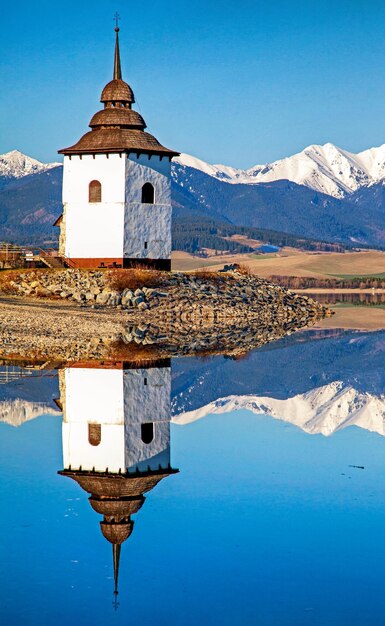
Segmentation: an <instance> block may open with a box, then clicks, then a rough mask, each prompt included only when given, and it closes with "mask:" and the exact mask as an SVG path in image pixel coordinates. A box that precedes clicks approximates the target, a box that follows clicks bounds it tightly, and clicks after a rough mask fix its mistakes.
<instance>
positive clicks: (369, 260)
mask: <svg viewBox="0 0 385 626" xmlns="http://www.w3.org/2000/svg"><path fill="white" fill-rule="evenodd" d="M228 263H242V264H243V265H247V266H248V267H249V268H250V270H251V271H252V272H253V273H255V274H257V275H258V276H261V277H267V276H271V275H272V274H279V275H281V276H315V277H319V278H330V277H340V278H345V277H350V276H351V277H353V276H378V275H379V276H384V277H385V252H381V251H378V250H368V251H363V252H345V253H344V254H341V253H335V252H321V253H316V252H301V251H299V250H294V249H293V248H283V249H282V250H281V251H280V252H279V253H277V254H265V255H258V256H257V255H253V254H235V255H231V254H225V255H218V256H216V255H211V256H209V257H208V258H205V259H201V258H199V257H195V256H194V255H192V254H189V253H188V252H179V251H176V252H173V254H172V267H173V269H174V270H184V271H189V270H194V269H198V268H209V267H210V268H212V269H219V268H221V267H223V265H224V264H228Z"/></svg>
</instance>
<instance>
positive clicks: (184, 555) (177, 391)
mask: <svg viewBox="0 0 385 626" xmlns="http://www.w3.org/2000/svg"><path fill="white" fill-rule="evenodd" d="M151 365H152V366H151V367H146V366H145V365H144V366H143V364H142V367H141V368H138V369H132V368H131V369H127V368H125V367H124V366H123V365H122V364H115V365H112V364H108V366H107V365H106V364H105V365H101V364H99V365H98V367H89V366H87V364H83V366H82V367H77V368H69V369H66V370H61V371H60V372H57V371H44V370H43V371H41V370H36V369H31V368H27V369H25V370H21V369H20V368H16V367H5V366H2V367H0V383H1V384H0V419H1V423H0V465H1V494H0V495H1V502H2V515H1V516H0V549H1V555H2V568H1V575H0V576H1V580H0V584H1V592H0V623H1V624H15V625H19V624H20V625H23V626H24V625H28V626H34V625H35V624H36V625H39V626H40V625H46V624H47V625H51V624H52V625H53V624H67V623H68V622H69V621H72V622H73V623H76V624H97V625H99V624H101V625H106V624H108V625H109V624H112V625H113V624H116V625H120V624H124V625H127V624H140V625H151V626H154V625H155V626H158V625H162V626H163V625H164V626H166V625H167V626H173V625H176V626H179V625H182V626H185V625H186V626H190V625H191V626H192V625H194V626H195V625H196V624H210V625H211V624H212V625H227V624H229V625H234V624H242V625H243V624H244V625H249V624H250V625H251V624H252V625H254V624H255V625H257V624H258V625H268V626H270V625H286V624H287V625H293V626H294V625H296V626H297V625H302V624H303V625H310V624H311V625H312V626H314V625H318V624H320V625H333V626H334V625H341V626H342V625H344V626H345V625H346V624H349V625H352V626H355V625H357V626H358V625H360V626H362V625H363V624H365V625H371V624H373V625H374V624H376V625H378V624H385V597H384V594H383V591H382V589H383V585H384V583H385V534H384V528H385V438H384V433H385V428H384V416H385V396H384V388H385V367H384V366H385V332H384V331H378V332H372V333H362V332H351V331H315V330H314V331H306V332H303V333H297V334H295V335H293V336H291V337H288V338H286V339H284V340H281V341H279V342H276V343H274V344H270V345H268V346H265V347H264V348H262V349H260V350H258V351H255V352H254V353H252V354H250V355H249V356H248V357H247V358H245V359H242V360H239V361H236V360H233V359H229V358H225V357H213V358H208V359H203V360H202V359H174V360H173V361H172V362H171V363H170V362H168V361H162V362H159V363H155V364H154V363H153V364H151ZM170 419H171V422H170ZM107 468H108V472H107V471H106V470H107ZM127 469H128V470H129V473H128V474H126V470H127ZM176 469H179V473H173V472H172V470H176ZM62 470H65V474H66V475H62V474H58V471H62ZM119 470H120V473H119ZM85 481H86V482H85ZM87 481H88V482H87ZM157 481H158V482H157ZM156 482H157V484H155V483H156ZM85 487H88V488H89V489H91V491H89V490H87V489H86V488H85ZM143 490H144V491H143ZM90 493H92V494H93V495H92V496H91V497H92V499H93V500H92V502H90V501H89V497H90ZM142 493H144V496H145V502H144V503H143V506H142V507H141V508H140V509H139V510H137V512H136V513H132V510H133V509H135V507H138V506H139V505H140V504H142ZM139 501H140V502H139ZM93 507H94V508H93ZM95 509H97V510H95ZM100 511H101V512H100ZM112 511H113V513H111V512H112ZM130 511H131V513H130ZM106 512H107V513H108V514H107V513H106ZM103 514H104V517H103ZM103 520H104V521H103ZM132 521H134V527H133V528H132V527H131V524H132ZM100 522H103V524H104V525H103V526H101V525H100ZM130 533H131V534H130ZM126 535H128V536H127V537H126ZM119 542H122V543H119ZM114 545H115V549H114V547H113V546H114ZM117 546H120V550H119V549H118V550H117ZM114 551H115V566H116V567H115V575H117V574H118V580H117V586H118V591H119V593H118V595H116V594H114V587H115V580H114V567H113V554H114ZM119 551H120V555H119V554H118V552H119ZM119 557H120V558H119ZM117 561H119V563H118V562H117ZM117 565H119V568H117ZM118 569H119V571H118Z"/></svg>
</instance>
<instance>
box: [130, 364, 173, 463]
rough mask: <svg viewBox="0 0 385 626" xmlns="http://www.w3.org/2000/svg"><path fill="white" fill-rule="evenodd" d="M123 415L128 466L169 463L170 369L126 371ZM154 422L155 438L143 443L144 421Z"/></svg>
mask: <svg viewBox="0 0 385 626" xmlns="http://www.w3.org/2000/svg"><path fill="white" fill-rule="evenodd" d="M124 418H125V424H126V429H125V447H126V466H127V468H130V467H131V468H135V467H139V469H140V470H147V468H148V467H150V468H151V469H158V468H159V465H161V467H163V468H165V467H167V466H168V464H169V463H170V419H171V368H169V367H162V368H151V369H135V370H127V371H125V373H124ZM149 422H152V423H153V428H154V438H153V440H152V441H151V442H150V443H144V442H143V441H142V436H141V427H142V424H146V423H149Z"/></svg>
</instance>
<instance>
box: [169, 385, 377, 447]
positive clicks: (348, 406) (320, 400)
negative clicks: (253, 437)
mask: <svg viewBox="0 0 385 626" xmlns="http://www.w3.org/2000/svg"><path fill="white" fill-rule="evenodd" d="M241 409H247V410H248V411H252V412H253V413H256V414H264V415H270V416H271V417H274V418H275V419H279V420H282V421H285V422H288V423H290V424H293V425H294V426H297V427H298V428H301V429H302V430H304V431H305V432H307V433H309V434H312V435H315V434H322V435H325V436H330V435H332V434H333V433H335V432H336V431H338V430H341V429H343V428H346V427H347V426H358V427H359V428H364V429H365V430H369V431H372V432H376V433H378V434H380V435H385V396H384V395H381V396H376V395H374V394H371V393H363V392H359V391H357V390H356V389H354V388H353V387H352V386H350V385H344V383H342V382H340V381H336V382H333V383H329V384H328V385H324V386H322V387H317V388H315V389H312V390H310V391H308V392H306V393H303V394H298V395H295V396H293V397H290V398H287V399H285V400H280V399H276V398H270V397H261V396H253V395H246V396H228V397H226V398H219V399H218V400H215V401H213V402H210V403H209V404H207V405H205V406H203V407H201V408H199V409H196V410H194V411H188V412H186V413H180V414H179V415H176V416H174V417H173V420H172V421H173V422H174V423H176V424H188V423H190V422H194V421H196V420H198V419H201V418H203V417H206V416H207V415H210V414H213V413H215V414H222V413H229V412H230V411H237V410H241Z"/></svg>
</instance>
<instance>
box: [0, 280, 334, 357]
mask: <svg viewBox="0 0 385 626" xmlns="http://www.w3.org/2000/svg"><path fill="white" fill-rule="evenodd" d="M138 284H140V285H141V286H140V287H138V286H137V285H138ZM0 292H2V293H3V298H2V299H1V300H0V327H1V332H0V356H1V357H8V358H16V357H25V358H40V357H42V358H49V359H51V360H52V359H58V360H69V361H76V360H82V359H95V360H100V359H105V358H117V359H121V360H130V359H131V358H134V359H137V358H139V359H140V358H142V357H144V356H146V358H147V357H148V355H150V354H154V355H155V356H154V358H158V355H159V354H161V355H162V356H167V355H172V354H175V353H177V352H179V353H182V354H205V353H216V352H217V351H219V352H224V351H226V350H227V351H229V353H231V354H234V355H240V354H242V353H244V352H247V351H248V350H251V349H253V348H254V347H258V346H259V345H263V344H264V343H266V342H267V341H272V340H274V339H277V338H279V337H282V336H284V335H285V334H287V333H288V332H293V331H294V330H297V329H299V328H303V327H305V326H307V325H311V324H314V323H315V322H316V321H317V320H319V319H321V318H322V317H324V316H325V315H328V314H330V312H329V311H328V309H327V308H325V307H324V306H322V305H320V304H319V303H317V302H315V301H314V300H312V299H311V298H308V297H307V296H300V295H297V294H295V293H294V292H291V291H288V290H286V289H284V288H282V287H279V286H277V285H273V284H271V283H269V282H268V281H266V280H262V279H258V278H257V277H255V276H251V275H248V274H247V273H238V272H229V273H226V274H217V273H215V274H214V273H210V272H201V273H196V274H193V275H190V274H189V275H186V274H183V273H166V272H163V273H159V272H151V271H148V270H147V271H146V270H116V271H114V272H103V271H88V272H84V271H80V270H39V271H38V270H34V271H31V270H29V271H24V272H20V271H15V270H14V271H9V272H1V273H0ZM14 294H18V296H15V295H14Z"/></svg>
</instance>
